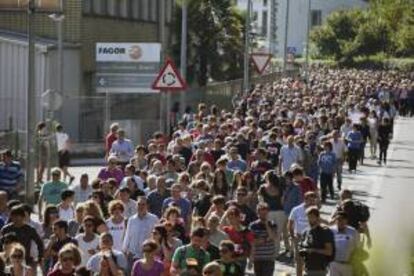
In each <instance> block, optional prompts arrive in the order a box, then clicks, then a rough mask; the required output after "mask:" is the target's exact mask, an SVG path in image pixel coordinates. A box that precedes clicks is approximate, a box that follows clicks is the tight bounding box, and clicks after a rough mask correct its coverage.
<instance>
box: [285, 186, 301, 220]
mask: <svg viewBox="0 0 414 276" xmlns="http://www.w3.org/2000/svg"><path fill="white" fill-rule="evenodd" d="M302 202H303V198H302V194H301V192H300V188H299V186H298V185H296V184H293V183H292V184H290V185H286V188H285V191H284V193H283V210H284V211H285V214H286V215H287V216H289V215H290V211H292V209H293V208H294V207H296V206H298V205H299V204H301V203H302Z"/></svg>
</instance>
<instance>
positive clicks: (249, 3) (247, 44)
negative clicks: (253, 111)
mask: <svg viewBox="0 0 414 276" xmlns="http://www.w3.org/2000/svg"><path fill="white" fill-rule="evenodd" d="M251 11H252V1H251V0H247V15H246V30H245V32H246V33H245V41H244V74H243V90H244V92H245V93H247V92H248V90H249V64H250V63H249V60H250V53H249V51H250V19H251V18H250V17H251Z"/></svg>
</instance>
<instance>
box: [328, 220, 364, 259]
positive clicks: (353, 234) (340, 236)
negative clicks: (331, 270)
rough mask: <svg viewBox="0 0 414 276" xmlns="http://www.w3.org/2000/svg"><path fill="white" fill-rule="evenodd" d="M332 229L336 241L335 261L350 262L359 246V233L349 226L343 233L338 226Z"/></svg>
mask: <svg viewBox="0 0 414 276" xmlns="http://www.w3.org/2000/svg"><path fill="white" fill-rule="evenodd" d="M330 229H331V231H332V233H333V234H334V239H335V261H338V262H348V261H349V258H350V257H351V254H352V252H353V251H354V250H355V248H356V247H357V245H358V242H359V234H358V232H357V231H356V230H355V229H354V228H352V227H350V226H347V227H346V228H345V230H344V231H342V232H339V230H338V226H337V225H334V226H332V227H330Z"/></svg>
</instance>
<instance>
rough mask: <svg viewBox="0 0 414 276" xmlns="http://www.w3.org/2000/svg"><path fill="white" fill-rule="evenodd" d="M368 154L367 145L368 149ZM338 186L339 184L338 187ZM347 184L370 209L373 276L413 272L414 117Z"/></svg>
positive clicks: (282, 268)
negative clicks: (384, 156) (385, 155)
mask: <svg viewBox="0 0 414 276" xmlns="http://www.w3.org/2000/svg"><path fill="white" fill-rule="evenodd" d="M366 156H369V155H368V147H367V149H366ZM99 168H100V167H98V166H87V167H72V168H71V171H72V172H73V173H74V174H75V176H76V180H75V183H76V181H77V180H78V179H79V176H80V174H81V173H88V174H89V175H90V178H91V179H93V178H94V177H96V176H97V174H98V170H99ZM334 186H336V184H335V185H334ZM343 188H348V189H351V190H352V191H353V192H354V197H355V198H356V199H358V200H361V201H362V202H364V203H365V204H367V205H368V206H369V207H370V211H371V218H370V221H369V227H370V229H371V235H372V241H373V246H372V248H371V249H370V256H371V257H370V259H369V260H368V262H367V263H366V265H367V267H368V268H369V271H370V275H372V276H383V275H384V276H406V275H407V276H408V275H414V271H413V270H412V269H413V267H410V265H411V263H410V262H411V260H413V262H414V257H413V256H414V200H413V198H414V119H413V118H400V119H398V120H397V121H396V123H395V131H394V139H393V141H392V143H391V145H390V149H389V160H388V163H387V165H386V166H379V165H377V163H376V160H371V159H369V158H366V161H365V163H364V165H363V166H359V168H358V171H357V174H351V175H349V174H348V173H347V171H346V170H344V180H343ZM335 205H336V201H333V200H328V201H327V203H326V204H324V205H323V207H322V210H321V213H322V215H323V216H324V217H325V218H327V217H329V216H330V214H331V213H332V211H333V209H334V206H335ZM282 272H285V273H286V272H287V273H290V275H295V272H294V268H293V266H292V264H291V263H289V261H287V260H286V261H285V260H281V261H280V262H277V263H276V271H275V275H281V274H282Z"/></svg>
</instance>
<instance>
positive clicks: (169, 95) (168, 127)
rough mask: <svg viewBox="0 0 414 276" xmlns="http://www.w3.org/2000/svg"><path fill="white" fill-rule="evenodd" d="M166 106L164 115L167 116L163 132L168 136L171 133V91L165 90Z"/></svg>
mask: <svg viewBox="0 0 414 276" xmlns="http://www.w3.org/2000/svg"><path fill="white" fill-rule="evenodd" d="M166 101H167V106H166V108H165V109H166V117H167V123H166V126H167V129H166V131H165V133H166V134H167V136H168V138H169V137H170V134H171V91H167V99H166Z"/></svg>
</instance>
